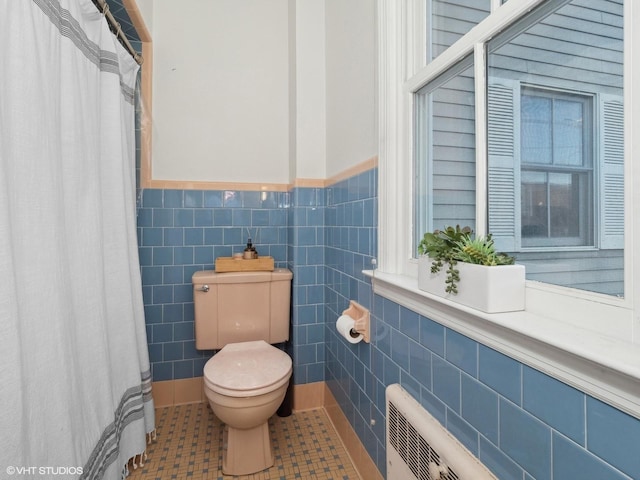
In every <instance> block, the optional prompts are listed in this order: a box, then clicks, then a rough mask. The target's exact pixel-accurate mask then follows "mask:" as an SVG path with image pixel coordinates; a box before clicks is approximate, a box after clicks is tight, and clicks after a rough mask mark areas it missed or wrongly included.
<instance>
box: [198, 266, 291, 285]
mask: <svg viewBox="0 0 640 480" xmlns="http://www.w3.org/2000/svg"><path fill="white" fill-rule="evenodd" d="M291 278H293V274H292V273H291V270H288V269H286V268H276V269H275V270H274V271H273V272H253V271H249V272H225V273H218V272H216V271H215V270H202V271H199V272H195V273H194V274H193V276H192V277H191V281H192V283H193V284H202V283H257V282H276V281H282V280H291Z"/></svg>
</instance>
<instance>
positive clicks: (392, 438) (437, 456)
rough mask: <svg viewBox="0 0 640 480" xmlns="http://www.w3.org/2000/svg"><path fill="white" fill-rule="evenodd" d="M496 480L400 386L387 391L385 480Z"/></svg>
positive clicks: (394, 386) (391, 387) (392, 386)
mask: <svg viewBox="0 0 640 480" xmlns="http://www.w3.org/2000/svg"><path fill="white" fill-rule="evenodd" d="M411 479H415V480H497V479H496V477H495V476H494V475H493V474H492V473H491V472H490V471H489V470H488V469H487V467H486V466H484V465H483V464H482V463H481V462H480V461H479V460H478V459H477V458H476V457H475V456H474V455H473V454H472V453H471V452H469V451H468V450H467V449H466V448H465V447H464V446H463V445H462V444H461V443H460V442H459V441H458V440H457V439H456V438H455V437H453V436H452V435H451V434H450V433H449V432H448V431H447V430H446V429H445V428H444V427H443V426H442V425H440V423H439V422H438V421H437V420H436V419H435V418H433V417H432V416H431V415H430V414H429V412H427V411H426V410H425V409H424V408H423V407H422V406H421V405H420V404H419V403H418V402H417V401H416V400H415V399H414V398H413V397H412V396H411V395H409V394H408V393H407V392H406V391H405V390H404V389H403V388H402V387H401V386H400V385H397V384H394V385H390V386H389V387H387V480H411Z"/></svg>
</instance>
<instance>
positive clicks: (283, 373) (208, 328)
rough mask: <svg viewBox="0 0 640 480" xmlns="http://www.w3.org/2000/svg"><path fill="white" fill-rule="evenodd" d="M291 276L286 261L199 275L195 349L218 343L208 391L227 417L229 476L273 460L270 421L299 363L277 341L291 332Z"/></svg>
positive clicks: (224, 419) (207, 379)
mask: <svg viewBox="0 0 640 480" xmlns="http://www.w3.org/2000/svg"><path fill="white" fill-rule="evenodd" d="M291 278H292V274H291V272H290V271H289V270H287V269H283V268H279V269H275V270H274V271H273V272H229V273H216V272H215V271H210V270H205V271H200V272H196V273H194V275H193V277H192V283H193V297H194V305H195V331H196V332H195V336H196V348H197V349H198V350H219V351H218V352H217V353H216V354H215V355H214V356H213V358H211V359H210V360H209V361H208V362H207V363H206V365H205V366H204V393H205V395H206V397H207V400H208V401H209V405H210V406H211V409H212V410H213V413H214V414H215V415H216V416H217V417H218V418H219V419H220V420H221V421H222V422H223V423H224V424H225V430H224V444H225V445H226V449H225V451H224V452H223V456H222V472H223V473H224V474H225V475H249V474H251V473H256V472H259V471H261V470H265V469H267V468H269V467H271V466H273V464H274V457H273V451H272V449H271V439H270V436H269V424H268V421H269V418H270V417H271V416H272V415H273V414H274V413H275V412H276V410H277V409H278V407H279V406H280V404H281V403H282V400H283V399H284V396H285V394H286V391H287V386H288V384H289V379H290V378H291V372H292V362H291V358H290V357H289V355H287V354H286V353H285V352H284V351H282V350H280V349H278V348H276V347H274V346H273V345H272V344H274V343H281V342H284V341H286V340H288V339H289V321H290V306H291Z"/></svg>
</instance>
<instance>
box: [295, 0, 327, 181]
mask: <svg viewBox="0 0 640 480" xmlns="http://www.w3.org/2000/svg"><path fill="white" fill-rule="evenodd" d="M324 28H325V12H324V1H319V0H297V2H296V89H297V94H296V106H297V108H296V137H297V138H296V175H295V177H296V178H321V179H324V178H326V176H327V175H326V158H327V150H326V141H327V137H326V110H325V104H326V81H325V31H324Z"/></svg>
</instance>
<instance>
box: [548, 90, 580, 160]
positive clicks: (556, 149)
mask: <svg viewBox="0 0 640 480" xmlns="http://www.w3.org/2000/svg"><path fill="white" fill-rule="evenodd" d="M553 106H554V108H553V140H554V142H553V158H554V163H555V164H557V165H574V166H579V165H582V164H583V152H582V133H583V118H584V113H583V111H582V103H580V102H573V101H567V100H556V101H555V102H554V105H553Z"/></svg>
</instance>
